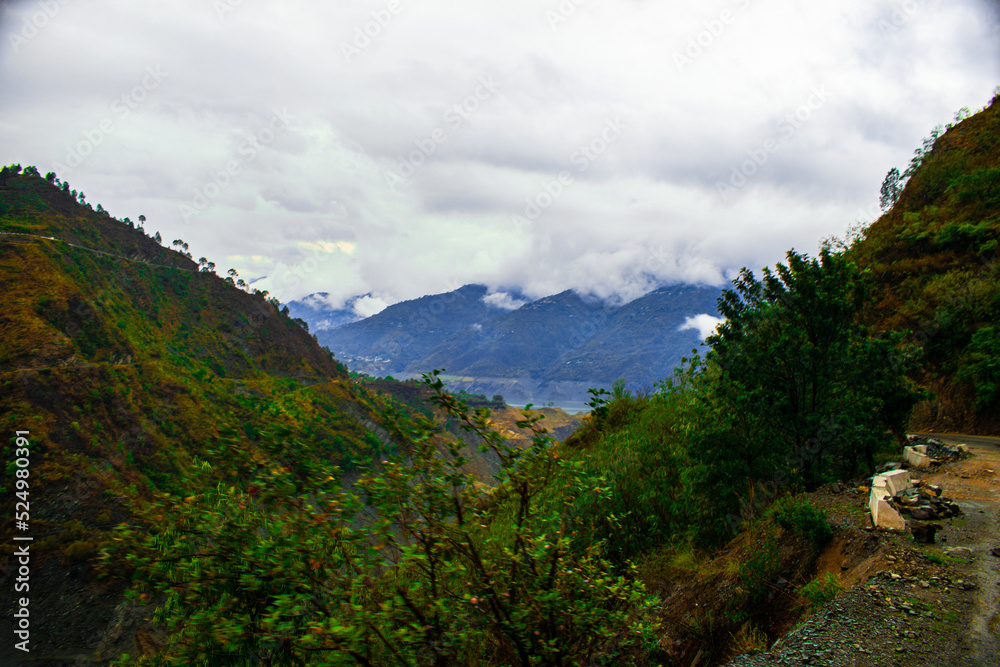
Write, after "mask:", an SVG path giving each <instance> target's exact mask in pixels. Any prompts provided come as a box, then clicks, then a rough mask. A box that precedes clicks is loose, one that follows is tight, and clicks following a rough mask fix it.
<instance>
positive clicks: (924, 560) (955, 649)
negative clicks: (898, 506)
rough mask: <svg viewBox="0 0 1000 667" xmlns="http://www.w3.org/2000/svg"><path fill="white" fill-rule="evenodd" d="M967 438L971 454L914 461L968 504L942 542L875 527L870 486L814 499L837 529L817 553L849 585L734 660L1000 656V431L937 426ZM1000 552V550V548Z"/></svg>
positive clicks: (841, 663) (860, 661) (854, 663)
mask: <svg viewBox="0 0 1000 667" xmlns="http://www.w3.org/2000/svg"><path fill="white" fill-rule="evenodd" d="M934 437H937V438H939V439H941V440H944V441H945V442H950V443H953V444H958V443H965V444H968V445H969V446H970V448H971V450H972V457H971V458H969V459H965V460H961V461H957V462H954V463H948V464H945V465H941V466H938V467H934V468H931V469H927V470H916V471H912V474H913V476H914V477H918V478H920V479H922V480H924V481H927V482H929V483H931V484H937V485H940V486H941V487H943V489H944V493H945V495H947V496H948V497H950V498H951V499H953V500H954V501H956V502H957V503H958V505H959V506H960V507H961V508H962V510H963V514H962V515H961V516H958V517H954V518H952V519H947V520H943V521H939V522H935V523H939V524H940V525H941V527H942V528H941V530H940V531H939V532H938V534H937V543H936V544H930V545H928V544H917V543H915V542H914V540H913V538H912V537H911V536H910V535H908V534H906V535H903V534H892V533H884V532H874V531H872V529H871V522H870V520H869V518H868V515H867V507H866V505H867V503H866V501H867V493H864V492H861V491H859V490H857V489H847V490H843V491H840V492H838V493H833V492H832V491H831V490H829V489H827V490H824V491H822V492H819V493H817V494H813V497H812V500H813V501H814V502H815V503H816V504H818V505H821V506H823V507H825V508H826V509H827V511H828V512H829V513H830V517H831V521H832V522H833V523H835V524H836V527H837V530H836V538H835V539H834V541H833V542H832V544H831V545H830V546H829V547H827V549H826V550H825V552H824V553H823V554H822V555H821V557H820V558H819V560H818V561H817V574H818V575H819V574H824V573H825V572H832V573H834V574H835V575H836V576H838V577H839V578H840V580H841V582H842V583H843V584H844V586H845V591H844V593H842V594H841V595H840V596H838V597H837V598H836V599H835V600H833V601H832V602H830V603H829V604H827V605H826V606H825V607H823V608H822V609H820V610H818V611H817V612H816V613H815V614H813V615H812V616H810V617H809V618H807V619H805V620H804V621H803V622H802V623H800V624H799V625H798V626H797V627H796V628H795V629H794V630H792V631H791V632H789V633H788V634H787V635H785V636H784V637H782V638H781V639H780V640H779V641H778V642H776V643H775V644H774V645H773V646H772V647H771V650H770V651H767V652H764V653H760V654H758V655H754V656H741V657H739V658H736V659H735V660H733V661H730V662H729V663H727V664H728V665H730V666H732V667H737V666H738V667H757V666H760V667H764V666H768V667H769V666H772V665H827V666H829V667H848V666H850V667H868V666H875V665H877V666H879V667H881V666H890V665H899V666H900V667H903V666H905V667H923V666H927V667H932V666H933V667H940V666H942V665H947V667H997V666H1000V612H998V607H1000V557H998V556H995V555H993V553H992V552H993V550H994V549H996V548H998V547H1000V439H997V438H983V437H966V436H952V435H941V434H936V435H935V436H934ZM998 553H1000V552H998Z"/></svg>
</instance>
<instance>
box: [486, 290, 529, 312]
mask: <svg viewBox="0 0 1000 667" xmlns="http://www.w3.org/2000/svg"><path fill="white" fill-rule="evenodd" d="M483 302H484V303H485V304H486V305H488V306H493V307H494V308H500V309H501V310H517V309H518V308H520V307H521V306H523V305H524V304H526V303H528V302H527V301H525V300H523V299H515V298H514V297H513V296H511V295H510V294H508V293H507V292H493V293H492V294H487V295H486V296H484V297H483Z"/></svg>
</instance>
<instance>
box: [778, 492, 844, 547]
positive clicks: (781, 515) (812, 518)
mask: <svg viewBox="0 0 1000 667" xmlns="http://www.w3.org/2000/svg"><path fill="white" fill-rule="evenodd" d="M772 511H773V512H774V518H775V520H776V521H777V522H778V523H779V524H780V525H781V526H782V527H783V528H787V529H789V530H794V531H795V532H797V533H799V534H801V535H802V536H803V537H805V538H806V539H808V540H809V541H810V542H812V543H813V545H815V547H816V548H817V549H819V548H821V547H823V546H824V545H826V543H827V542H829V541H830V539H831V538H832V537H833V529H832V528H830V522H829V521H828V520H827V516H826V511H825V510H822V509H819V508H817V507H814V506H813V505H812V503H810V502H809V501H808V500H806V499H805V498H794V497H791V496H789V497H787V498H782V499H781V500H779V501H777V502H776V503H774V506H773V508H772Z"/></svg>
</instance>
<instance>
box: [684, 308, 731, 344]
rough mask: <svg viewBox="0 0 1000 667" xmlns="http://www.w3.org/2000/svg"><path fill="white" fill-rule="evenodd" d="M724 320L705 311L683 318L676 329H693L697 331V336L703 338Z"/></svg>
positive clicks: (709, 334)
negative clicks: (682, 321)
mask: <svg viewBox="0 0 1000 667" xmlns="http://www.w3.org/2000/svg"><path fill="white" fill-rule="evenodd" d="M723 322H725V320H724V319H721V318H718V317H715V316H714V315H709V314H707V313H702V314H701V315H695V316H694V317H689V318H687V319H686V320H684V324H682V325H681V326H680V327H678V331H687V330H689V329H694V330H695V331H697V332H698V336H699V337H700V338H701V339H702V340H705V339H706V338H708V337H709V336H711V335H712V334H714V333H715V330H716V328H717V327H718V326H719V325H720V324H722V323H723Z"/></svg>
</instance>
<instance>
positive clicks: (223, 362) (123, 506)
mask: <svg viewBox="0 0 1000 667" xmlns="http://www.w3.org/2000/svg"><path fill="white" fill-rule="evenodd" d="M14 172H15V170H14V169H7V168H5V169H4V178H3V181H2V183H0V289H2V293H3V294H4V298H3V309H2V311H0V384H2V391H0V425H2V426H0V427H2V429H3V430H4V431H5V432H6V433H7V434H8V436H12V435H13V434H14V432H15V431H30V440H31V443H32V450H31V456H30V477H29V480H30V494H31V495H30V505H31V508H32V512H31V514H30V516H31V523H30V533H29V534H30V535H31V536H32V537H33V538H34V544H33V545H32V553H33V558H34V560H33V567H34V568H35V569H34V572H35V573H36V579H35V581H36V582H37V589H36V588H32V596H31V597H32V599H33V600H34V603H35V605H36V606H34V607H33V613H37V614H38V618H37V619H36V622H37V623H38V624H39V626H42V625H46V626H48V627H50V628H57V627H60V626H61V625H62V624H65V627H64V628H63V629H62V630H60V632H59V633H58V635H57V636H49V637H48V639H50V640H53V643H48V642H46V641H44V640H43V643H41V644H39V645H38V646H37V649H38V652H39V653H40V654H42V655H44V654H46V652H49V651H58V650H63V649H65V650H68V649H75V648H82V647H84V646H85V645H89V644H88V642H90V641H91V639H92V638H93V637H100V636H103V634H104V630H105V627H106V626H108V624H110V623H112V622H113V621H115V620H116V618H117V620H118V621H120V620H121V618H118V617H119V616H120V614H121V613H122V610H121V608H118V609H116V607H118V606H119V605H120V603H121V598H120V593H121V589H122V585H123V583H124V582H123V581H122V580H120V579H117V580H116V579H110V580H106V581H105V583H103V584H96V580H95V579H94V576H95V574H96V571H95V570H94V567H95V565H96V562H95V559H96V557H97V555H98V554H99V552H100V551H101V549H103V548H105V547H107V546H108V544H110V542H111V534H112V530H113V528H114V527H115V526H116V525H118V524H128V525H133V526H136V527H137V528H140V529H144V528H143V527H148V526H151V525H153V524H154V523H156V522H157V521H158V520H162V519H163V518H164V517H165V516H169V514H170V510H169V507H170V506H171V505H172V504H173V503H177V502H181V500H182V499H183V498H187V497H189V496H192V494H199V493H201V492H203V491H204V490H205V489H206V488H211V487H214V485H215V484H218V483H226V484H233V483H237V484H241V483H243V482H245V481H246V480H247V479H248V472H247V470H246V469H241V468H240V466H239V465H238V464H237V460H243V461H244V462H246V463H249V462H251V461H258V462H259V463H257V464H253V465H252V466H251V470H252V469H253V468H255V467H257V465H262V464H263V463H264V462H268V464H269V465H281V466H288V469H289V471H298V470H301V468H300V466H307V465H309V461H311V460H313V459H320V460H323V461H324V462H328V463H332V464H337V465H340V466H342V467H343V468H344V469H347V470H351V469H353V468H355V467H357V466H359V465H365V464H366V463H367V462H368V461H369V460H370V459H371V458H372V457H377V456H378V454H379V451H380V450H381V449H382V448H383V444H382V443H381V442H380V441H379V438H378V437H377V436H376V435H375V433H374V432H373V429H375V428H376V427H375V420H377V419H378V417H377V410H378V409H379V408H378V404H377V403H378V401H377V399H375V398H373V396H372V395H371V394H370V393H369V392H363V391H362V390H361V389H359V388H357V387H355V386H354V385H352V384H351V383H350V381H349V380H348V378H347V372H346V369H345V368H344V367H343V366H341V365H340V364H338V363H337V362H336V361H335V360H333V359H332V358H331V357H330V356H329V354H328V353H327V352H326V351H324V350H322V349H321V348H320V347H319V345H318V344H317V343H316V342H315V340H314V339H313V338H312V337H311V336H309V334H308V333H306V331H305V330H304V329H303V328H302V327H301V326H300V325H299V324H298V323H296V322H294V321H292V320H290V319H289V318H288V317H287V315H286V314H283V313H282V312H281V311H279V309H278V308H277V307H276V306H277V302H276V301H274V300H268V299H267V295H266V294H262V293H259V292H258V293H256V294H253V293H248V292H247V291H245V290H243V289H240V288H238V287H237V286H236V284H235V281H234V279H233V277H232V276H230V277H228V278H227V279H225V280H224V279H223V278H220V277H218V276H217V275H215V273H213V272H210V271H207V270H199V265H198V263H196V262H194V261H193V260H191V259H190V258H189V257H186V256H184V255H182V254H181V253H180V252H175V251H172V250H168V249H166V248H163V247H161V245H160V244H159V243H158V242H157V241H155V240H154V239H152V238H150V237H149V236H147V235H146V234H145V233H144V232H143V231H141V230H139V229H136V228H135V223H132V222H124V221H119V220H116V219H114V218H112V217H110V216H109V215H108V214H107V213H104V212H95V211H93V210H92V209H91V208H90V207H89V206H86V205H83V204H81V203H80V201H81V200H82V195H79V194H75V193H72V192H71V191H70V190H69V188H68V186H67V187H66V188H65V190H63V189H60V188H59V187H58V186H57V182H56V179H55V178H54V177H51V179H50V181H46V180H45V179H43V178H41V177H39V176H38V175H37V173H33V170H30V169H29V170H28V173H21V174H15V173H14ZM98 210H99V211H102V209H100V207H98ZM157 236H158V234H157ZM206 268H207V267H206ZM241 282H242V281H241ZM279 433H280V434H284V435H282V436H281V438H291V439H297V440H299V441H302V442H308V443H309V448H308V455H307V456H302V455H299V454H296V455H294V456H293V455H291V454H290V453H289V452H288V451H287V450H285V449H282V447H284V445H282V444H280V443H281V442H282V440H278V438H279V436H278V434H279ZM4 442H5V446H4V460H5V461H6V462H7V463H10V462H12V461H13V460H14V456H13V453H14V449H13V442H14V441H13V439H12V438H10V439H8V437H6V436H5V438H4ZM236 452H238V454H239V455H238V457H237V458H235V459H234V458H232V457H233V456H236ZM5 465H7V464H6V463H5ZM15 472H16V469H15V467H14V466H13V463H10V465H7V470H6V472H5V475H4V481H3V486H4V490H5V492H4V495H3V506H4V508H6V509H5V516H6V517H8V519H5V522H4V524H3V526H4V530H3V533H4V535H5V538H4V540H3V547H2V549H3V552H4V553H5V554H9V553H10V551H11V550H12V549H13V546H12V544H13V543H12V542H11V540H10V539H9V538H10V536H11V533H12V532H15V526H14V524H13V522H12V521H11V520H10V517H13V516H14V512H13V501H14V500H15V497H14V495H13V492H14V488H13V485H14V481H15V476H14V475H15ZM8 510H9V511H8ZM67 573H71V577H70V578H67ZM81 582H92V584H96V585H91V584H88V585H87V586H81ZM80 605H82V606H84V607H86V608H88V610H89V611H88V613H86V614H80V613H79V606H80ZM10 617H11V615H10V614H7V613H5V614H4V618H7V619H9V618H10ZM5 623H8V625H6V626H5V627H8V628H9V622H5ZM38 636H39V637H45V636H46V635H43V634H41V633H39V635H38ZM90 648H94V647H93V646H90ZM103 648H104V650H105V651H110V650H111V647H108V646H104V647H103ZM116 648H117V649H121V648H122V647H120V646H118V647H116ZM132 650H133V651H134V649H132ZM105 655H109V654H108V653H105Z"/></svg>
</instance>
